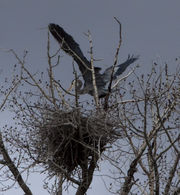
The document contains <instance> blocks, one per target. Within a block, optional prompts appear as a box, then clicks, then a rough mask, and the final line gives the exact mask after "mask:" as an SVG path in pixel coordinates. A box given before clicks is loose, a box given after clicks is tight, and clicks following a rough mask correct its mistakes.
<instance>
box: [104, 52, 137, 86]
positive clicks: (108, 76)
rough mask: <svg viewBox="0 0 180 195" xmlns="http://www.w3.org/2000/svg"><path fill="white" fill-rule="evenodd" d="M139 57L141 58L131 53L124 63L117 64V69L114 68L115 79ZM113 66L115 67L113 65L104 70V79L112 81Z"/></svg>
mask: <svg viewBox="0 0 180 195" xmlns="http://www.w3.org/2000/svg"><path fill="white" fill-rule="evenodd" d="M138 58H139V56H136V57H134V56H133V55H132V56H130V55H129V56H128V59H127V60H126V61H125V62H124V63H122V64H120V65H117V66H116V67H115V69H114V76H113V80H114V79H116V78H117V77H118V76H119V75H121V74H122V73H123V72H124V71H125V70H126V68H127V67H128V66H129V65H130V64H132V63H134V62H135V61H136V60H137V59H138ZM112 68H113V66H111V67H109V68H107V69H106V70H105V71H104V73H103V78H104V80H105V81H106V82H108V81H110V79H111V74H112Z"/></svg>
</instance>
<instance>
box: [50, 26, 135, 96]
mask: <svg viewBox="0 0 180 195" xmlns="http://www.w3.org/2000/svg"><path fill="white" fill-rule="evenodd" d="M48 28H49V31H50V32H51V34H52V35H53V37H54V38H55V39H56V40H57V41H58V43H59V44H60V46H61V48H62V50H63V51H64V52H66V53H67V54H69V55H70V56H72V57H73V59H74V60H75V62H76V63H77V64H78V66H79V70H80V71H81V74H82V77H83V79H84V86H83V88H82V89H81V87H82V81H80V80H78V87H77V91H78V93H79V94H86V93H87V94H90V95H91V96H93V95H94V86H93V79H92V69H91V62H90V61H89V60H87V58H86V57H85V56H84V54H83V53H82V51H81V49H80V47H79V44H78V43H76V42H75V41H74V39H73V37H72V36H71V35H69V34H68V33H67V32H65V31H64V29H63V28H62V27H60V26H59V25H57V24H53V23H51V24H49V25H48ZM137 59H138V56H136V57H134V56H133V55H132V56H130V55H129V56H128V59H127V60H126V61H125V62H124V63H122V64H120V65H117V66H115V68H114V74H113V78H112V80H115V79H116V78H117V77H118V76H119V75H121V74H122V73H123V72H124V71H125V70H126V68H127V67H128V66H129V65H130V64H132V63H134V62H135V61H136V60H137ZM100 70H101V68H100V67H94V72H95V80H96V87H97V91H98V97H99V98H103V97H105V96H106V95H107V94H108V93H109V90H108V84H109V82H110V80H111V75H112V70H113V66H110V67H109V68H107V69H106V70H105V71H104V73H100Z"/></svg>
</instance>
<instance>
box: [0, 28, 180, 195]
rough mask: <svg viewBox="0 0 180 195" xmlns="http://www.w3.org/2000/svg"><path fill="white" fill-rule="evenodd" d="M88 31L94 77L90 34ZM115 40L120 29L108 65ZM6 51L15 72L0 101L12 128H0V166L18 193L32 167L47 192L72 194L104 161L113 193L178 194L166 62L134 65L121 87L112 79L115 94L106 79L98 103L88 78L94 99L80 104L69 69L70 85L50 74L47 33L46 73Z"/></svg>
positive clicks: (175, 83) (82, 190) (179, 98)
mask: <svg viewBox="0 0 180 195" xmlns="http://www.w3.org/2000/svg"><path fill="white" fill-rule="evenodd" d="M88 35H89V41H90V48H91V52H90V55H91V66H92V75H93V74H94V73H93V68H94V67H93V63H94V62H93V60H94V58H93V52H92V39H91V37H90V34H88ZM121 41H122V37H121V26H120V41H119V44H118V48H117V51H116V54H115V60H114V66H116V63H117V60H118V53H119V49H120V45H121ZM9 52H10V53H11V54H13V55H14V57H15V58H16V60H17V62H18V66H17V67H16V69H18V71H19V72H20V74H19V75H18V76H16V77H15V79H14V80H13V85H12V86H11V88H10V89H9V90H8V91H7V92H6V93H4V101H3V102H2V104H1V109H10V110H11V111H12V112H13V113H14V126H12V127H9V126H5V127H4V129H3V130H2V133H1V137H0V148H1V155H2V159H1V161H0V164H1V166H2V169H1V171H2V174H3V173H4V172H3V169H4V168H7V169H6V171H9V172H10V173H11V175H8V174H7V175H6V176H5V179H6V180H9V179H13V181H14V183H15V182H17V183H18V184H19V186H20V187H21V188H22V190H23V191H24V193H25V194H32V192H31V190H30V189H29V188H28V186H27V184H26V182H25V181H24V180H23V174H24V173H26V175H27V176H28V174H29V171H30V170H32V169H36V168H37V167H38V169H39V172H40V173H42V172H44V173H46V175H47V180H46V182H45V187H46V189H47V191H48V192H49V193H50V194H53V193H54V194H56V195H61V194H63V191H64V190H65V189H67V188H68V187H69V186H74V187H75V188H76V195H83V194H86V193H87V190H88V189H89V186H90V185H91V183H92V179H93V176H94V173H95V171H96V170H97V168H98V166H99V164H100V163H99V160H100V159H101V163H102V162H103V161H102V159H104V160H108V161H109V163H110V165H111V169H113V170H114V172H113V173H109V174H108V177H110V178H111V179H112V183H111V186H110V187H109V186H107V187H108V190H109V191H110V192H111V193H113V194H114V193H115V194H121V195H125V194H170V193H171V194H177V193H178V192H179V186H178V185H179V172H178V167H179V164H178V163H179V158H180V154H179V138H180V137H179V132H178V131H179V127H180V126H179V125H180V121H179V113H180V104H179V103H180V95H179V94H180V91H179V89H180V87H179V84H180V76H179V75H180V74H179V69H177V70H176V72H175V73H170V72H169V71H168V66H167V65H166V66H165V67H158V65H155V64H154V65H153V67H152V70H151V72H150V73H149V74H147V75H140V76H139V75H137V74H136V73H135V72H134V69H133V70H131V72H130V73H129V74H127V75H126V76H125V77H123V78H121V79H120V80H119V81H120V84H118V83H119V81H118V82H117V83H115V84H114V87H116V88H117V90H116V93H111V85H112V82H110V86H109V94H108V96H107V97H106V98H105V99H104V100H99V99H98V94H97V93H96V91H97V89H96V82H95V80H94V82H93V83H94V91H95V96H94V99H93V101H91V102H92V103H89V102H90V100H87V102H85V103H84V102H81V98H79V94H78V91H77V90H76V89H77V78H78V75H77V72H76V71H75V68H74V76H75V81H76V82H75V89H74V90H72V86H71V87H70V88H69V89H64V87H63V86H62V82H61V81H59V80H57V79H56V78H55V76H54V71H56V69H57V68H58V66H59V62H60V56H59V52H60V49H58V50H57V52H55V53H54V54H51V51H50V40H49V36H48V44H47V56H48V70H47V72H44V73H39V74H34V73H32V72H31V71H29V70H28V68H27V67H26V64H25V58H26V56H27V52H26V51H25V52H24V55H23V57H22V59H21V58H20V57H19V56H18V55H17V53H16V52H15V51H14V50H9ZM53 62H54V63H53ZM72 65H73V67H75V65H74V64H73V63H72ZM112 77H113V73H112ZM93 78H94V79H95V77H94V75H93ZM5 102H7V104H6V105H7V106H6V107H4V106H5ZM15 156H16V158H15ZM17 156H18V157H17ZM12 159H13V160H12ZM36 170H37V169H36ZM36 174H37V173H36ZM11 187H13V186H11ZM7 189H9V188H8V187H7ZM4 190H5V189H4Z"/></svg>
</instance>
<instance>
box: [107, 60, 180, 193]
mask: <svg viewBox="0 0 180 195" xmlns="http://www.w3.org/2000/svg"><path fill="white" fill-rule="evenodd" d="M179 71H180V70H179V68H178V69H177V70H176V72H175V73H172V72H170V71H168V65H165V67H164V68H162V67H159V66H158V65H157V64H156V63H155V64H154V66H153V67H152V71H151V72H150V73H149V74H147V75H141V76H137V75H136V74H134V77H135V79H134V80H133V81H131V82H129V84H128V88H129V90H128V91H129V92H130V93H128V94H127V95H126V96H124V97H125V98H126V99H124V97H123V96H121V95H120V96H119V94H118V95H117V96H118V97H117V100H115V102H113V105H116V104H118V106H117V108H118V111H117V112H118V113H119V124H120V125H121V129H122V130H123V132H124V134H125V138H123V140H122V139H121V140H118V141H117V142H116V143H115V144H114V146H113V149H112V150H111V151H110V152H109V153H108V155H112V156H113V157H111V158H110V157H109V158H110V161H112V160H113V161H112V162H111V164H113V165H114V166H115V167H116V171H115V176H114V179H115V183H114V184H117V183H119V184H118V185H119V189H117V187H116V188H115V185H114V188H113V187H112V185H111V190H112V191H113V192H115V193H116V194H121V195H125V194H129V193H133V192H134V193H135V194H136V193H137V194H157V195H158V194H178V192H179V190H180V188H179V181H180V180H179V160H180V151H179V141H180V134H179V130H180V118H179V116H180V115H179V113H180V99H179V98H180V93H179V89H180V88H179V87H180V85H179V84H180V81H179V78H180V77H179V75H180V74H179V73H180V72H179ZM121 93H123V91H122V90H121ZM128 99H129V100H128ZM114 156H115V157H114ZM111 190H110V191H111ZM114 190H115V191H114Z"/></svg>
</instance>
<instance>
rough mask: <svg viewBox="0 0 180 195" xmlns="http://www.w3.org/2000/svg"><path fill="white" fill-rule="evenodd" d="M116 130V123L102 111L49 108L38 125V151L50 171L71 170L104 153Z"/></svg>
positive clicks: (66, 171)
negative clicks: (83, 112)
mask: <svg viewBox="0 0 180 195" xmlns="http://www.w3.org/2000/svg"><path fill="white" fill-rule="evenodd" d="M113 132H114V123H113V122H112V121H111V122H110V120H108V119H107V117H105V116H104V115H103V114H101V115H97V114H92V113H91V114H87V115H85V114H82V113H80V111H79V110H77V109H76V110H71V111H68V112H66V111H62V110H58V111H57V110H55V111H47V112H46V113H44V114H43V120H42V121H41V124H38V125H37V127H36V133H37V134H36V140H35V142H34V146H35V151H36V153H37V156H38V159H41V161H42V162H43V163H44V165H46V166H47V167H48V170H50V171H51V172H54V173H55V174H57V173H65V174H71V173H72V172H73V171H74V170H76V168H78V166H80V167H83V165H84V163H85V162H87V161H89V162H90V160H91V159H92V158H93V156H94V155H98V154H101V153H102V152H103V151H104V150H105V146H106V144H108V143H110V142H111V141H112V140H113V139H114V134H113Z"/></svg>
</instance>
